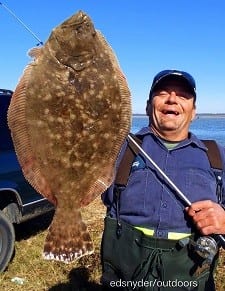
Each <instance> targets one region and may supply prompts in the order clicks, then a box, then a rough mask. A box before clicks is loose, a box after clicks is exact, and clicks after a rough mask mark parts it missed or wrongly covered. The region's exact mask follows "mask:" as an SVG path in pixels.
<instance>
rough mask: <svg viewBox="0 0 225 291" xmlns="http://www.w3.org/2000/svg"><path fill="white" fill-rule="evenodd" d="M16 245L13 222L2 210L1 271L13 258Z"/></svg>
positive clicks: (0, 219) (0, 235)
mask: <svg viewBox="0 0 225 291" xmlns="http://www.w3.org/2000/svg"><path fill="white" fill-rule="evenodd" d="M14 246H15V231H14V227H13V224H12V223H11V222H10V221H9V220H8V218H7V217H6V216H5V215H4V213H3V212H2V211H0V272H3V271H4V270H5V269H6V268H7V266H8V264H9V262H10V259H11V258H12V255H13V252H14Z"/></svg>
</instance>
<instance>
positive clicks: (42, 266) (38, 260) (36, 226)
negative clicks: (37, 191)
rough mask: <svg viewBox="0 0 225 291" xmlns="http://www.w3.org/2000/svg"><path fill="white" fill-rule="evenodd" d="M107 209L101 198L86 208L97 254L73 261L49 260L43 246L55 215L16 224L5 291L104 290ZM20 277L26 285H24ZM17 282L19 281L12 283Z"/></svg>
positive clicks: (222, 266)
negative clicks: (102, 248) (102, 243)
mask: <svg viewBox="0 0 225 291" xmlns="http://www.w3.org/2000/svg"><path fill="white" fill-rule="evenodd" d="M104 214H105V208H104V207H103V205H102V204H101V202H100V199H97V200H95V201H94V202H92V203H91V204H90V205H89V206H88V207H86V208H85V209H84V210H83V211H82V215H83V217H84V220H85V221H86V222H87V224H88V226H89V230H90V233H91V236H92V238H93V241H94V244H95V253H94V254H92V255H90V256H86V257H83V258H81V259H80V260H79V261H78V262H76V263H72V264H63V263H60V262H55V261H46V260H44V259H43V258H42V255H41V253H42V249H43V243H44V239H45V236H46V234H47V227H48V226H49V224H50V222H51V219H52V215H44V216H42V217H39V218H36V219H34V220H33V221H30V222H26V223H24V224H23V225H20V226H18V227H16V235H17V241H16V250H15V256H14V258H13V261H12V262H11V263H10V265H9V267H8V269H7V270H6V271H5V272H4V273H3V274H1V275H0V286H1V290H2V291H14V290H17V291H101V290H102V287H101V285H100V283H99V279H100V275H101V266H100V256H99V250H100V241H101V235H102V227H103V218H104ZM224 271H225V252H224V251H222V254H221V257H220V261H219V266H218V269H217V273H216V283H217V290H218V291H222V290H225V280H224V276H225V272H224ZM20 279H21V280H22V282H23V284H20V283H21V282H20ZM12 280H13V281H16V282H12Z"/></svg>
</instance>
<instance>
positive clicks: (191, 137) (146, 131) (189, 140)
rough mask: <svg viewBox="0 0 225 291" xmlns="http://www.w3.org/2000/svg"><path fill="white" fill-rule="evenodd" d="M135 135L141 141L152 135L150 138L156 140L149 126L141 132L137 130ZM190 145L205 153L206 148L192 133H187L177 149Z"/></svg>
mask: <svg viewBox="0 0 225 291" xmlns="http://www.w3.org/2000/svg"><path fill="white" fill-rule="evenodd" d="M136 135H137V136H140V137H141V139H143V138H144V136H146V135H152V136H155V138H157V139H158V137H157V136H156V135H155V134H154V132H153V131H152V129H151V128H150V127H149V126H146V127H143V128H142V129H141V130H139V131H138V132H137V133H136ZM190 144H195V145H196V146H197V147H198V148H201V149H203V150H204V151H207V148H206V146H205V144H204V143H203V142H202V141H201V140H200V139H199V138H198V137H197V136H196V135H195V134H193V133H192V132H189V133H188V138H187V139H185V140H183V141H182V142H181V143H180V145H179V147H183V146H187V145H190Z"/></svg>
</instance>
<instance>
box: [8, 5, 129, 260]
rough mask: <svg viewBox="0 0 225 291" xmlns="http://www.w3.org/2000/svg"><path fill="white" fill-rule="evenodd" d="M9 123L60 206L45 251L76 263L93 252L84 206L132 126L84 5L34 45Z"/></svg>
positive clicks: (35, 181) (109, 176) (103, 181)
mask: <svg viewBox="0 0 225 291" xmlns="http://www.w3.org/2000/svg"><path fill="white" fill-rule="evenodd" d="M30 55H31V56H32V57H33V58H34V60H33V61H32V62H31V63H30V64H28V66H27V67H26V68H25V70H24V73H23V75H22V77H21V79H20V81H19V83H18V85H17V87H16V89H15V92H14V94H13V97H12V100H11V104H10V106H9V111H8V123H9V127H10V129H11V133H12V138H13V142H14V145H15V149H16V153H17V156H18V160H19V163H20V165H21V168H22V171H23V173H24V176H25V178H26V179H27V180H28V181H29V183H30V184H31V185H32V186H33V187H34V188H35V189H36V190H37V191H38V192H39V193H41V194H42V195H43V196H44V197H46V198H47V199H48V200H49V201H51V202H52V203H54V205H55V206H56V211H55V215H54V218H53V221H52V223H51V225H50V227H49V230H48V234H47V236H46V240H45V244H44V251H43V253H44V257H45V258H46V259H54V260H59V261H64V262H71V261H73V260H75V259H77V258H79V257H81V256H84V255H87V254H90V253H92V252H93V244H92V241H91V237H90V234H89V232H88V229H87V226H86V224H85V223H84V222H83V221H82V218H81V214H80V208H81V207H83V206H85V205H87V204H89V203H90V202H91V201H93V200H94V199H95V198H96V197H97V196H98V195H100V194H101V193H102V192H103V191H105V190H106V189H107V188H108V187H109V186H110V184H111V183H112V181H113V178H114V168H115V161H116V158H117V156H118V153H119V151H120V148H121V146H122V144H123V142H124V139H125V137H126V135H127V134H128V132H129V129H130V125H131V98H130V91H129V88H128V84H127V81H126V79H125V77H124V75H123V73H122V71H121V68H120V66H119V63H118V61H117V58H116V56H115V54H114V52H113V50H112V49H111V47H110V46H109V45H108V43H107V42H106V40H105V39H104V37H103V36H102V34H101V33H100V32H99V31H97V30H95V28H94V25H93V23H92V21H91V19H90V17H89V16H88V15H86V14H85V13H84V12H82V11H79V12H77V13H76V14H74V15H73V16H71V17H70V18H69V19H67V20H66V21H64V22H63V23H62V24H60V25H59V26H57V27H56V28H55V29H53V31H52V33H51V34H50V36H49V38H48V40H47V41H46V43H45V44H44V46H43V47H40V48H35V49H33V50H31V52H30Z"/></svg>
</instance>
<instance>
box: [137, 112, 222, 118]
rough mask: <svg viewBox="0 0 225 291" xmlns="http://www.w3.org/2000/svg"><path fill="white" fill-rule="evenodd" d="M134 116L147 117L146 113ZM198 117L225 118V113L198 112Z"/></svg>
mask: <svg viewBox="0 0 225 291" xmlns="http://www.w3.org/2000/svg"><path fill="white" fill-rule="evenodd" d="M133 117H146V114H143V113H134V114H133ZM196 118H225V113H197V114H196Z"/></svg>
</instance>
